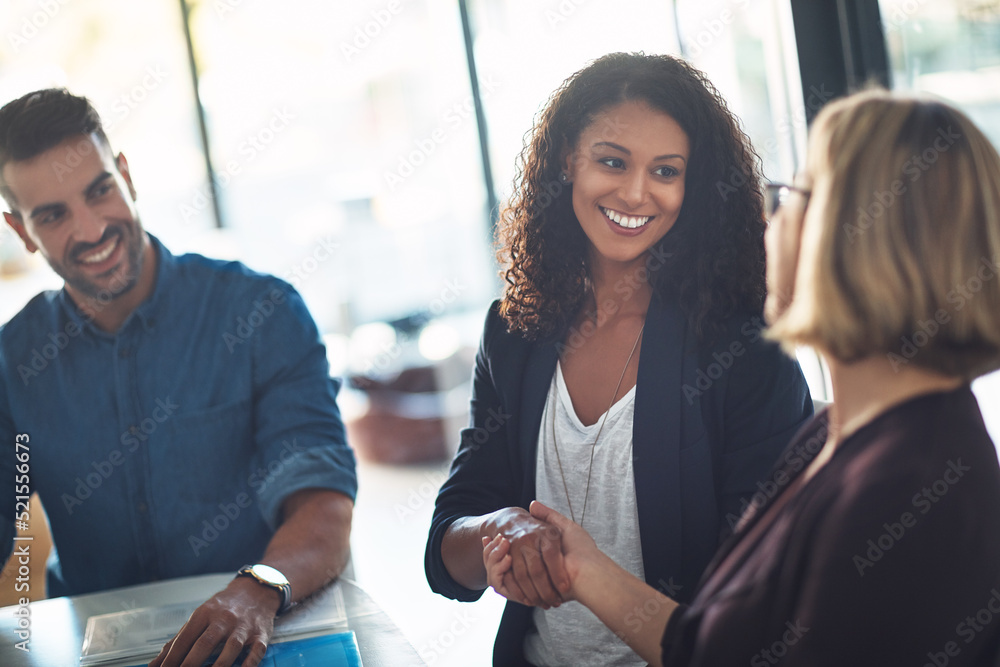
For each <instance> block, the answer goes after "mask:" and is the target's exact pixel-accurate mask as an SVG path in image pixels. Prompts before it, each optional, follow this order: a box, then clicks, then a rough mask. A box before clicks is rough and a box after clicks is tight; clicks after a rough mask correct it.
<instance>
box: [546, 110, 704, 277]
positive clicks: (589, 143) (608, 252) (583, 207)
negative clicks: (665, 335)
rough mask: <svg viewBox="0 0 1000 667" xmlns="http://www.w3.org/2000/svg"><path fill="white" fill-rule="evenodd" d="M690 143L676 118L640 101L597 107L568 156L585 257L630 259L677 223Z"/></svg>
mask: <svg viewBox="0 0 1000 667" xmlns="http://www.w3.org/2000/svg"><path fill="white" fill-rule="evenodd" d="M689 150H690V142H689V139H688V136H687V134H686V133H685V132H684V130H682V129H681V127H680V125H678V124H677V121H675V120H674V119H673V118H671V117H670V116H668V115H667V114H665V113H663V112H661V111H656V110H654V109H652V108H651V107H650V106H649V105H647V104H645V103H643V102H632V101H629V102H623V103H621V104H618V105H616V106H613V107H611V108H609V109H606V110H605V111H603V112H601V113H599V114H597V116H596V117H595V118H594V120H593V122H591V124H590V125H589V126H587V128H586V129H584V131H583V132H582V133H581V135H580V140H579V141H578V142H577V145H576V147H575V149H574V151H573V152H572V153H571V154H570V155H569V156H568V157H567V159H566V173H567V174H568V175H569V181H570V182H571V183H572V186H573V211H574V213H576V217H577V220H578V221H579V222H580V226H581V227H582V228H583V231H584V233H585V234H586V235H587V238H588V239H589V240H590V260H591V266H592V267H593V265H594V263H595V262H605V261H606V262H612V263H619V264H629V263H632V262H635V261H645V255H646V253H647V251H648V250H649V249H650V248H651V247H652V246H653V245H654V244H656V242H657V241H659V240H660V239H662V238H663V236H664V234H666V233H667V232H668V231H670V228H671V227H673V226H674V223H675V222H677V216H678V214H679V213H680V210H681V204H683V203H684V178H685V174H686V173H687V165H688V160H689Z"/></svg>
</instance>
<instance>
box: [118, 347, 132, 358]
mask: <svg viewBox="0 0 1000 667" xmlns="http://www.w3.org/2000/svg"><path fill="white" fill-rule="evenodd" d="M131 353H132V350H130V349H128V348H127V347H123V348H121V349H120V350H118V356H119V357H121V358H122V359H127V358H128V355H130V354H131Z"/></svg>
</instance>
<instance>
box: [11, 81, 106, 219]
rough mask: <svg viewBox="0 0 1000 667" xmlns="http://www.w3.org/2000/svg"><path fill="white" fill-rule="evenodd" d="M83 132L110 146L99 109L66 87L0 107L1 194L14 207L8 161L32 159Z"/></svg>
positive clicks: (35, 93)
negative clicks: (7, 179)
mask: <svg viewBox="0 0 1000 667" xmlns="http://www.w3.org/2000/svg"><path fill="white" fill-rule="evenodd" d="M80 134H83V135H91V134H96V135H97V137H98V139H100V141H101V142H102V143H103V144H104V147H106V148H110V145H109V144H108V137H107V135H106V134H104V128H103V127H102V125H101V117H100V115H98V113H97V109H95V108H94V105H92V104H91V103H90V100H88V99H87V98H86V97H80V96H78V95H74V94H72V93H70V92H69V91H68V90H66V89H65V88H46V89H43V90H36V91H35V92H33V93H28V94H27V95H24V96H22V97H19V98H18V99H16V100H14V101H12V102H8V103H7V104H5V105H4V106H3V108H2V109H0V195H2V196H3V198H4V199H5V200H7V203H8V204H10V205H11V206H12V207H13V206H14V204H15V202H14V193H12V192H11V191H10V188H9V187H8V186H7V183H6V182H5V181H4V180H3V169H4V167H5V166H7V163H8V162H21V161H24V160H30V159H31V158H33V157H35V156H36V155H40V154H41V153H44V152H45V151H47V150H49V149H50V148H52V147H53V146H58V145H59V144H60V143H62V142H63V141H65V140H66V139H69V138H70V137H73V136H76V135H80Z"/></svg>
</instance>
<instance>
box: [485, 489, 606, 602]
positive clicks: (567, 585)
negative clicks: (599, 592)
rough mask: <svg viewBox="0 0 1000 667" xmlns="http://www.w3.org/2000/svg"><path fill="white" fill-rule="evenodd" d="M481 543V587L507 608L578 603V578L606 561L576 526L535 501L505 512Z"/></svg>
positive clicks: (592, 540) (582, 530)
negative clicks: (490, 590) (499, 597)
mask: <svg viewBox="0 0 1000 667" xmlns="http://www.w3.org/2000/svg"><path fill="white" fill-rule="evenodd" d="M498 519H499V520H498V521H496V523H495V524H494V525H493V526H490V527H489V528H496V530H495V531H492V530H491V532H495V537H493V539H490V538H489V537H483V565H484V566H485V568H486V582H487V585H489V586H491V587H492V588H493V590H495V591H496V592H497V593H499V594H500V595H502V596H503V597H505V598H507V599H508V600H510V601H512V602H517V603H519V604H523V605H527V606H531V607H541V608H542V609H550V608H552V607H558V606H559V605H561V604H562V603H563V602H568V601H570V600H575V599H577V598H578V594H579V591H578V590H577V588H578V584H579V582H580V581H581V576H580V575H581V572H582V571H583V570H584V569H586V568H588V567H591V566H596V567H599V566H600V561H601V559H602V558H605V559H606V558H607V556H605V555H604V554H603V553H601V551H600V550H599V549H598V548H597V544H596V543H595V542H594V539H593V538H592V537H591V536H590V534H589V533H587V531H586V530H584V529H583V528H582V527H581V526H579V525H577V524H576V523H574V522H573V521H571V520H570V519H568V518H567V517H565V516H563V515H562V514H560V513H559V512H557V511H555V510H554V509H552V508H550V507H547V506H545V505H543V504H542V503H540V502H538V501H537V500H535V501H532V503H531V506H530V508H529V511H528V512H526V511H525V510H523V509H521V508H509V509H508V510H507V512H506V513H505V514H504V515H502V516H501V517H498Z"/></svg>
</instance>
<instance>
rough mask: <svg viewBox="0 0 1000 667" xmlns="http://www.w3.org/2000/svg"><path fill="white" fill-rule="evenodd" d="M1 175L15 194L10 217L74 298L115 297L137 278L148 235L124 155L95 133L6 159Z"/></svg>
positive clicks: (124, 291) (110, 298)
mask: <svg viewBox="0 0 1000 667" xmlns="http://www.w3.org/2000/svg"><path fill="white" fill-rule="evenodd" d="M71 164H75V165H76V166H72V167H70V166H69V165H71ZM3 177H4V180H5V182H6V183H7V184H8V186H9V187H10V190H11V192H12V193H13V195H14V198H15V200H16V206H14V207H13V208H14V209H15V210H14V211H13V212H12V213H5V214H4V217H5V218H6V219H7V222H8V223H9V224H10V226H11V227H12V228H13V229H14V231H16V232H17V234H18V236H20V237H21V240H22V241H24V245H25V247H26V248H27V249H28V251H29V252H35V251H36V250H37V251H39V252H40V253H41V254H42V256H43V257H45V259H46V261H47V262H48V263H49V266H51V267H52V269H53V270H54V271H55V272H56V273H57V274H59V276H61V277H62V278H63V280H65V281H66V289H67V291H69V293H70V295H71V296H73V297H74V299H77V300H79V297H80V296H86V297H90V298H92V299H100V300H102V301H104V300H113V299H115V298H117V297H119V296H121V295H123V294H126V293H128V292H129V291H130V290H131V289H132V288H133V287H134V286H135V285H136V283H137V282H138V280H139V276H140V274H141V272H142V270H143V265H144V261H143V256H144V253H143V251H144V249H145V248H146V245H147V243H148V241H147V239H146V235H145V232H144V231H143V229H142V225H141V223H140V222H139V218H138V216H137V215H136V211H135V206H134V201H135V190H134V189H133V187H132V182H131V179H130V177H129V172H128V165H127V163H126V162H125V159H124V157H122V156H121V155H119V156H118V159H117V160H115V158H113V157H112V155H111V151H110V149H109V148H108V147H107V146H106V145H105V144H104V143H103V142H102V141H100V139H98V138H97V137H96V136H94V135H90V136H84V135H80V136H76V137H72V138H70V139H67V140H66V141H64V142H62V143H61V144H59V145H57V146H55V147H53V148H51V149H49V150H47V151H45V152H43V153H41V154H39V155H37V156H35V157H33V158H31V159H29V160H25V161H22V162H9V163H7V164H6V165H5V166H4V169H3Z"/></svg>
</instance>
